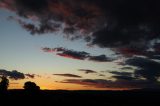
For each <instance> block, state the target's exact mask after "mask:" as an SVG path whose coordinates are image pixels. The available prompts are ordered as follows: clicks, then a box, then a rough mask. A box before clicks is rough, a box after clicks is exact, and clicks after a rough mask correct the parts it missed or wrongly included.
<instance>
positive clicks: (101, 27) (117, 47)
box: [0, 0, 160, 90]
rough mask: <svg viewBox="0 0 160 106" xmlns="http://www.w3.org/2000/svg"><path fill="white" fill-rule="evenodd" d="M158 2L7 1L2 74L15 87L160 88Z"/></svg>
mask: <svg viewBox="0 0 160 106" xmlns="http://www.w3.org/2000/svg"><path fill="white" fill-rule="evenodd" d="M159 4H160V2H158V1H150V0H148V1H146V0H141V1H138V0H131V1H127V0H92V1H90V0H34V1H33V0H0V59H1V61H0V76H6V77H8V78H9V81H10V85H9V89H23V85H24V83H25V82H26V81H33V82H35V83H36V84H37V85H38V86H40V88H41V89H52V90H56V89H65V90H126V89H127V90H128V89H143V88H148V89H149V88H152V89H153V88H154V89H159V88H160V30H159V28H160V16H159V13H160V7H159Z"/></svg>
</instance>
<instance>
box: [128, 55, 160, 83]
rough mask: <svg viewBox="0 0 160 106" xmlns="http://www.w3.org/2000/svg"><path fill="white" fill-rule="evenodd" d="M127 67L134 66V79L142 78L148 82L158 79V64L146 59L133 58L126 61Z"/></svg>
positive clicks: (159, 66) (159, 73) (159, 70)
mask: <svg viewBox="0 0 160 106" xmlns="http://www.w3.org/2000/svg"><path fill="white" fill-rule="evenodd" d="M126 64H127V65H131V66H135V67H137V69H136V70H135V76H136V77H140V78H141V77H142V78H145V79H146V80H149V81H158V78H159V77H160V63H159V62H156V61H154V60H151V59H148V58H142V57H134V58H131V59H128V60H127V61H126Z"/></svg>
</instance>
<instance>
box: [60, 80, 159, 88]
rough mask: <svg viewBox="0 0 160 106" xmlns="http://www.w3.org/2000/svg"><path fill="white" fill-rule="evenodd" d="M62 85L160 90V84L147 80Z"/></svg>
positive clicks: (90, 81) (86, 81)
mask: <svg viewBox="0 0 160 106" xmlns="http://www.w3.org/2000/svg"><path fill="white" fill-rule="evenodd" d="M60 83H69V84H78V85H83V86H88V87H95V88H114V89H115V88H117V89H141V88H160V86H159V83H156V82H154V83H152V82H149V81H146V80H130V79H129V80H128V79H123V80H121V78H118V79H117V80H116V81H111V80H105V79H66V80H64V81H61V82H60Z"/></svg>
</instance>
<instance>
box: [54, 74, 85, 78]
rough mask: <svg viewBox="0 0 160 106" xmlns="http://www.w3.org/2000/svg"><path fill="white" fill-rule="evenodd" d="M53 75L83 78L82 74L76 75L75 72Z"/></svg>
mask: <svg viewBox="0 0 160 106" xmlns="http://www.w3.org/2000/svg"><path fill="white" fill-rule="evenodd" d="M53 75H56V76H63V77H74V78H82V77H81V76H79V75H75V74H53Z"/></svg>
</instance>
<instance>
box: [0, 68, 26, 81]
mask: <svg viewBox="0 0 160 106" xmlns="http://www.w3.org/2000/svg"><path fill="white" fill-rule="evenodd" d="M0 75H2V76H7V77H9V78H10V79H13V80H20V79H25V75H24V74H23V73H21V72H18V71H16V70H13V71H7V70H3V69H1V70H0Z"/></svg>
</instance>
